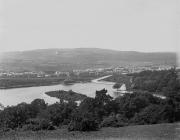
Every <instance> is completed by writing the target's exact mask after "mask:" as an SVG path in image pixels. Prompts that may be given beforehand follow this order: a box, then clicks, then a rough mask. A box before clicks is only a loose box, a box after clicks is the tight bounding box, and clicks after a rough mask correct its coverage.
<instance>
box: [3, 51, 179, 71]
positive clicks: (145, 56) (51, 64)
mask: <svg viewBox="0 0 180 140" xmlns="http://www.w3.org/2000/svg"><path fill="white" fill-rule="evenodd" d="M0 60H1V61H0V68H1V69H5V70H13V71H22V70H30V71H31V70H35V71H39V70H43V71H44V70H53V71H54V70H71V69H78V68H82V69H83V68H92V67H108V66H112V65H128V64H135V65H136V64H144V63H146V64H150V63H153V64H171V65H173V64H175V63H176V54H175V53H141V52H133V51H114V50H105V49H97V48H77V49H41V50H32V51H23V52H7V53H4V54H2V58H1V59H0Z"/></svg>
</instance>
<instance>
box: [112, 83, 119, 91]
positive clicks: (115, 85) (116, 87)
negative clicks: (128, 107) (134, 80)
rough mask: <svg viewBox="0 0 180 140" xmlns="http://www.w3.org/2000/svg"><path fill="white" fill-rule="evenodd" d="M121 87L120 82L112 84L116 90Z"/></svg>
mask: <svg viewBox="0 0 180 140" xmlns="http://www.w3.org/2000/svg"><path fill="white" fill-rule="evenodd" d="M120 87H121V84H120V83H116V84H114V86H113V88H114V89H117V91H118V89H119V88H120Z"/></svg>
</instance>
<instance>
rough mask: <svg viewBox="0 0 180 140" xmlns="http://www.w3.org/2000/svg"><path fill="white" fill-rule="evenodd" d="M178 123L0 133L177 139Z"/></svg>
mask: <svg viewBox="0 0 180 140" xmlns="http://www.w3.org/2000/svg"><path fill="white" fill-rule="evenodd" d="M179 128H180V124H178V123H173V124H156V125H138V126H127V127H120V128H112V127H104V128H102V129H101V130H100V131H92V132H79V131H74V132H69V131H67V129H66V128H60V129H57V130H54V131H46V130H44V131H37V132H32V131H10V132H7V133H5V134H3V133H0V139H3V140H59V139H68V140H72V139H77V140H92V139H93V140H106V139H112V140H179V136H180V129H179Z"/></svg>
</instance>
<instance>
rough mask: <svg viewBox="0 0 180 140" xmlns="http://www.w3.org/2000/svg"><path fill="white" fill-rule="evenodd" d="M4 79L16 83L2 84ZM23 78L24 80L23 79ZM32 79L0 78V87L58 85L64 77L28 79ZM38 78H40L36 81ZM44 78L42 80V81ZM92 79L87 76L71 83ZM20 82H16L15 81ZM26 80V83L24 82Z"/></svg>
mask: <svg viewBox="0 0 180 140" xmlns="http://www.w3.org/2000/svg"><path fill="white" fill-rule="evenodd" d="M5 80H10V81H11V82H14V83H16V84H13V85H11V84H6V85H5V86H4V84H3V83H4V82H7V81H5ZM23 80H24V81H23ZM30 80H32V81H31V82H30V83H28V82H29V81H28V80H27V79H22V78H21V79H14V78H11V79H0V89H13V88H25V87H39V86H52V85H59V84H64V80H65V79H58V78H46V79H39V78H32V79H30ZM38 80H40V81H39V82H38ZM43 80H44V81H43ZM91 80H92V79H90V78H88V79H85V80H84V79H83V80H75V81H74V82H73V83H72V84H75V83H87V82H91ZM19 82H20V83H21V84H17V83H19ZM26 82H27V83H26Z"/></svg>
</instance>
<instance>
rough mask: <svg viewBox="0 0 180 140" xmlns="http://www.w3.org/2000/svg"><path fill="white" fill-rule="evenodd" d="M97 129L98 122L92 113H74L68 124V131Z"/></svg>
mask: <svg viewBox="0 0 180 140" xmlns="http://www.w3.org/2000/svg"><path fill="white" fill-rule="evenodd" d="M97 129H98V122H97V121H96V120H95V118H94V115H93V114H92V113H82V112H81V113H80V112H78V113H75V114H74V115H73V117H72V120H71V122H70V124H69V126H68V130H69V131H95V130H97Z"/></svg>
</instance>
